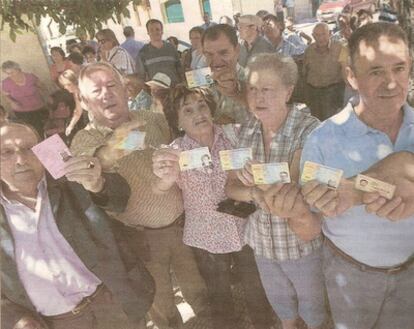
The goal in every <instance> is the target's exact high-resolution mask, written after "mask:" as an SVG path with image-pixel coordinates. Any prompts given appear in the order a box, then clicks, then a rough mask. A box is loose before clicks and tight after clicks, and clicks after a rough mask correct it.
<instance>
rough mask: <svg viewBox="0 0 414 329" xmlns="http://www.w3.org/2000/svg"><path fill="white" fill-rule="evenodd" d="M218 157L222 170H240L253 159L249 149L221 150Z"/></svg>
mask: <svg viewBox="0 0 414 329" xmlns="http://www.w3.org/2000/svg"><path fill="white" fill-rule="evenodd" d="M219 155H220V163H221V168H222V169H223V170H234V169H242V168H243V167H244V165H245V164H246V162H247V161H249V160H251V159H252V158H253V156H252V149H251V148H240V149H234V150H223V151H220V152H219Z"/></svg>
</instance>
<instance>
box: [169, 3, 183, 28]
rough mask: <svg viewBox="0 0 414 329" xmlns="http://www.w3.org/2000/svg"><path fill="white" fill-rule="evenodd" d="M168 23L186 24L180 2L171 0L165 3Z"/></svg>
mask: <svg viewBox="0 0 414 329" xmlns="http://www.w3.org/2000/svg"><path fill="white" fill-rule="evenodd" d="M164 8H165V15H166V17H167V22H168V23H181V22H184V14H183V7H182V6H181V1H180V0H169V1H166V2H165V3H164Z"/></svg>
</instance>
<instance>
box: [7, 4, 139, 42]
mask: <svg viewBox="0 0 414 329" xmlns="http://www.w3.org/2000/svg"><path fill="white" fill-rule="evenodd" d="M130 3H132V4H133V5H139V4H141V0H117V1H116V0H1V7H0V16H1V28H3V27H4V25H5V24H8V25H9V27H10V35H9V36H10V38H11V39H12V40H13V41H15V40H16V37H17V34H19V33H21V32H23V31H27V30H29V29H30V28H31V26H30V24H31V22H33V24H35V25H37V26H38V25H40V21H41V18H42V17H43V18H51V19H52V20H53V21H55V22H56V23H58V24H59V32H60V33H61V34H65V33H66V29H67V27H68V26H73V27H74V28H75V29H76V31H77V32H78V31H79V32H85V31H88V32H89V34H90V35H94V34H95V32H96V31H97V30H100V29H101V28H102V23H105V22H106V21H107V20H109V19H112V20H113V21H114V22H115V23H120V22H121V19H122V16H124V17H130V12H129V10H128V8H127V6H128V5H129V4H130Z"/></svg>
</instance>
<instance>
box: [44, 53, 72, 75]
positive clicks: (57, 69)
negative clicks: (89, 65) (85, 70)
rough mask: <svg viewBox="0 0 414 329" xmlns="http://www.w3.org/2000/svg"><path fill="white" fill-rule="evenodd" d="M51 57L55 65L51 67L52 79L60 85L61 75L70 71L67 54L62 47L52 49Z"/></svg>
mask: <svg viewBox="0 0 414 329" xmlns="http://www.w3.org/2000/svg"><path fill="white" fill-rule="evenodd" d="M50 56H51V57H52V61H53V64H52V65H51V66H50V68H49V71H50V78H51V79H52V80H53V81H54V82H55V83H58V78H59V75H60V74H61V73H62V72H63V71H65V70H67V69H70V62H69V61H68V60H67V59H66V56H65V52H64V51H63V49H62V48H60V47H52V48H50Z"/></svg>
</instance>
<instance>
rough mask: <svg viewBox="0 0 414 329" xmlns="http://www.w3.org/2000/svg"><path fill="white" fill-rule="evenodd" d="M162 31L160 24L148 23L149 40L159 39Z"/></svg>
mask: <svg viewBox="0 0 414 329" xmlns="http://www.w3.org/2000/svg"><path fill="white" fill-rule="evenodd" d="M162 32H163V31H162V25H161V24H160V23H157V22H155V23H151V24H149V25H148V36H149V37H150V39H151V41H161V40H162Z"/></svg>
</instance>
